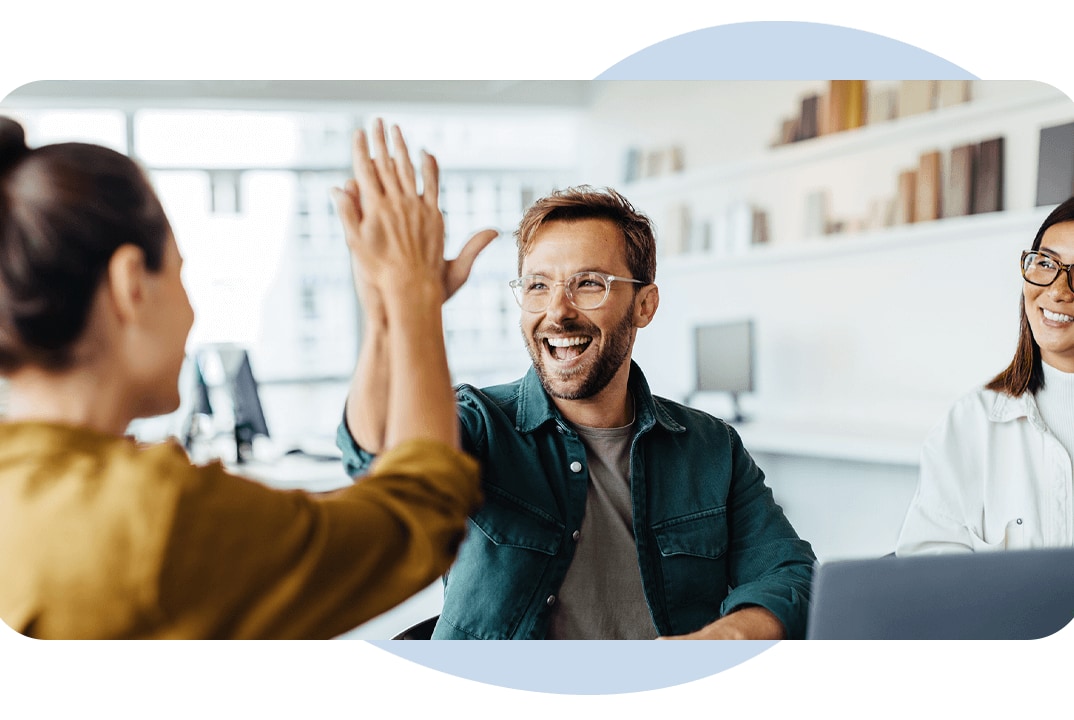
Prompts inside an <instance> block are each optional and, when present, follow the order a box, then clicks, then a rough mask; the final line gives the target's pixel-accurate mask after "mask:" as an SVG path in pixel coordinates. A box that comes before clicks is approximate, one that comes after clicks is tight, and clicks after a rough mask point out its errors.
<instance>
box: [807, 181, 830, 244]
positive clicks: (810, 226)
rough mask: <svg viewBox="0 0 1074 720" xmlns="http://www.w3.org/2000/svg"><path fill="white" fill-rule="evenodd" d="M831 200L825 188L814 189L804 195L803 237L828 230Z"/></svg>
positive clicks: (814, 235) (815, 235) (818, 234)
mask: <svg viewBox="0 0 1074 720" xmlns="http://www.w3.org/2000/svg"><path fill="white" fill-rule="evenodd" d="M830 204H831V201H830V200H829V192H828V190H827V189H823V190H815V191H813V192H811V193H809V195H807V196H806V202H805V205H806V207H805V227H803V228H802V235H803V236H804V237H817V236H820V235H824V234H826V233H827V232H828V216H829V214H830V210H829V207H830Z"/></svg>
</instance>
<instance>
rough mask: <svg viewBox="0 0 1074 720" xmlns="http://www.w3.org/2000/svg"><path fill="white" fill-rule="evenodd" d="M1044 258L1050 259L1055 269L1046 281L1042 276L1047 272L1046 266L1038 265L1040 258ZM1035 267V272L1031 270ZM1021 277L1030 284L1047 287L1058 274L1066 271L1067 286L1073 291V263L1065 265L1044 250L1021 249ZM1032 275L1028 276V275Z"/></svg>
mask: <svg viewBox="0 0 1074 720" xmlns="http://www.w3.org/2000/svg"><path fill="white" fill-rule="evenodd" d="M1041 258H1044V259H1047V260H1048V261H1050V262H1051V263H1052V264H1053V266H1054V269H1055V272H1054V274H1052V277H1051V279H1050V280H1048V281H1047V282H1044V281H1043V279H1044V277H1046V276H1047V274H1048V270H1049V269H1048V268H1042V267H1040V265H1039V262H1040V259H1041ZM1034 268H1036V270H1037V272H1033V270H1034ZM1021 269H1022V279H1024V280H1025V281H1026V282H1027V283H1029V284H1030V285H1036V286H1037V287H1048V286H1049V285H1051V284H1052V283H1054V282H1055V281H1056V279H1057V278H1058V277H1059V274H1060V273H1061V272H1063V271H1066V274H1067V287H1069V288H1070V291H1071V292H1074V272H1072V270H1074V263H1071V264H1069V265H1067V264H1066V263H1063V262H1062V261H1060V260H1059V258H1057V257H1056V256H1055V255H1052V254H1051V253H1050V252H1046V251H1044V250H1023V251H1022V266H1021ZM1031 275H1032V276H1033V277H1030V276H1031Z"/></svg>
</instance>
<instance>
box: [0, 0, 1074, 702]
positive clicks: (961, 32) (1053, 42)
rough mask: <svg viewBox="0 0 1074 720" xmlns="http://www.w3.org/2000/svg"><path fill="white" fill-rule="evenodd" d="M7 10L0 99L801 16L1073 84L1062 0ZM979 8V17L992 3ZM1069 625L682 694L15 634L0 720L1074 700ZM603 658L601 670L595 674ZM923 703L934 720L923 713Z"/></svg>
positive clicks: (286, 653) (884, 649) (557, 59)
mask: <svg viewBox="0 0 1074 720" xmlns="http://www.w3.org/2000/svg"><path fill="white" fill-rule="evenodd" d="M367 5H368V4H366V3H357V2H355V3H349V4H343V3H327V2H318V1H310V0H307V1H306V2H304V3H301V4H296V5H294V6H291V7H290V8H288V9H287V10H286V11H283V10H277V9H275V8H276V7H277V6H275V5H272V4H267V3H257V4H254V3H237V2H230V3H224V2H220V1H219V0H216V1H215V2H204V1H203V0H190V1H188V2H185V3H181V4H170V5H169V4H148V3H144V4H142V3H140V4H134V3H123V2H95V3H84V4H82V3H80V4H77V5H76V4H74V3H70V4H68V3H45V2H39V3H33V4H31V3H28V2H20V3H17V4H15V3H8V4H6V6H5V8H4V9H3V10H2V11H0V94H4V93H6V92H8V91H10V90H11V89H13V88H15V87H17V86H19V85H21V84H23V83H26V82H30V81H34V80H43V79H91V78H92V79H106V78H107V79H178V78H183V79H190V78H195V77H197V78H201V77H206V78H208V77H211V78H227V79H312V78H317V79H361V78H378V79H393V78H436V79H440V78H475V79H496V78H504V79H532V78H555V79H558V78H592V77H595V76H596V75H598V74H599V73H601V72H603V71H604V70H606V69H607V68H608V67H610V66H612V65H614V64H615V63H616V62H618V61H619V60H621V59H623V58H625V57H627V56H629V55H631V54H633V53H635V52H637V51H639V50H641V49H643V48H645V47H647V46H649V45H652V44H654V43H657V42H660V41H662V40H666V39H668V38H671V37H674V36H676V35H679V34H682V33H686V32H690V31H693V30H698V29H701V28H705V27H710V26H713V25H721V24H727V23H733V22H745V21H755V20H798V21H809V22H822V23H830V24H835V25H842V26H846V27H852V28H857V29H860V30H865V31H869V32H874V33H877V34H880V35H884V36H887V37H890V38H894V39H896V40H900V41H902V42H905V43H908V44H910V45H914V46H917V47H919V48H922V49H924V50H927V51H929V52H932V53H934V54H936V55H939V56H940V57H943V58H944V59H946V60H948V61H950V62H952V63H954V64H956V65H958V66H960V67H962V68H964V69H966V70H967V71H969V72H971V73H973V74H974V75H976V76H978V77H982V78H987V79H1033V80H1039V81H1043V82H1046V83H1049V84H1051V85H1054V86H1055V87H1057V88H1059V89H1061V90H1064V91H1065V92H1066V93H1067V94H1068V95H1072V94H1074V92H1072V91H1074V72H1072V70H1071V68H1072V65H1071V62H1070V52H1069V47H1070V39H1069V22H1063V20H1069V17H1065V15H1068V14H1069V11H1066V12H1065V13H1064V11H1062V10H1053V8H1060V7H1062V5H1060V4H1057V3H1054V2H1039V1H1037V0H1024V1H1023V2H1020V3H1018V4H1016V5H1011V6H1007V7H1005V8H1004V9H1003V10H1002V11H1001V10H999V9H997V10H995V11H984V10H980V9H979V10H977V11H973V10H968V9H967V7H966V6H965V5H963V4H955V3H951V4H941V3H936V2H935V1H934V0H930V1H923V0H906V1H904V2H902V3H900V4H899V6H898V9H897V11H896V10H895V8H894V7H893V6H891V5H876V4H872V5H867V4H865V3H859V2H840V1H835V0H828V1H815V2H812V3H809V4H808V5H806V4H803V3H791V2H755V3H752V4H751V5H750V6H749V8H748V9H747V8H746V7H745V4H743V6H742V7H741V8H735V9H724V8H714V7H708V8H706V7H704V6H703V5H701V4H699V3H696V2H695V1H694V0H689V1H688V2H687V1H680V0H664V2H661V3H658V4H653V5H652V6H651V8H650V9H648V10H640V9H631V8H629V7H628V6H627V5H625V4H623V3H620V2H589V3H585V4H584V5H583V4H581V3H579V2H577V0H573V1H572V2H569V3H568V2H560V1H555V2H544V3H540V4H530V5H519V6H517V7H516V9H513V10H512V9H507V8H508V7H509V6H508V5H507V4H505V3H499V2H496V3H494V2H455V3H431V2H430V3H425V2H419V3H414V2H411V3H407V4H406V5H405V7H406V12H405V13H400V12H399V10H398V9H397V8H401V7H403V6H400V5H398V4H389V3H378V4H377V7H372V8H370V7H368V6H367ZM978 13H979V14H978ZM1072 639H1074V630H1072V629H1071V628H1067V629H1066V630H1064V631H1062V632H1060V633H1059V634H1058V636H1055V637H1053V638H1049V639H1046V640H1041V641H1034V642H1023V643H1017V642H1002V643H984V642H976V643H927V644H926V643H903V642H899V643H895V642H888V643H862V642H857V643H836V642H827V643H781V644H780V645H778V646H776V647H775V648H773V649H772V650H770V651H768V652H765V653H763V654H761V655H760V656H758V657H757V658H754V659H753V660H750V661H749V662H747V663H745V664H743V665H741V666H739V667H737V668H733V669H731V670H729V671H725V672H723V673H720V674H718V675H715V676H713V677H710V678H706V679H703V680H700V681H697V682H693V683H690V684H687V685H683V686H679V687H675V688H669V689H666V690H661V691H653V692H647V693H642V694H635V695H619V696H594V697H576V696H554V695H546V694H540V693H528V692H520V691H512V690H506V689H503V688H497V687H490V686H487V685H482V684H478V683H474V682H470V681H466V680H461V679H458V678H454V677H451V676H447V675H443V674H441V673H437V672H434V671H430V670H426V669H424V668H421V667H418V666H415V665H413V664H411V663H409V662H407V661H405V660H401V659H398V658H395V657H394V656H391V655H388V654H385V653H383V652H381V651H379V650H378V649H376V648H374V647H372V646H369V645H366V644H365V643H349V642H348V643H343V642H340V643H42V642H35V641H29V640H25V639H23V638H21V637H20V636H18V635H16V634H14V633H12V632H11V631H8V630H7V629H6V628H0V716H2V717H58V716H69V715H72V714H74V713H78V714H79V715H82V714H86V715H90V716H94V715H105V714H107V715H108V716H110V717H189V716H203V717H218V716H239V717H312V716H317V717H357V716H364V717H381V716H389V715H391V716H394V715H412V714H413V715H417V714H419V713H428V714H432V713H443V714H446V715H448V716H455V715H462V714H464V713H465V714H481V715H491V714H496V715H501V714H510V716H512V717H519V718H524V717H540V718H546V717H549V716H550V715H551V714H560V715H562V714H568V715H569V716H574V715H581V714H586V715H592V713H594V712H600V713H602V714H603V713H617V714H625V715H627V716H639V717H640V716H652V715H655V714H656V713H669V712H680V713H698V712H700V713H702V714H705V715H713V716H715V715H732V714H733V715H743V714H750V715H754V716H761V717H766V716H769V715H776V714H790V713H795V714H797V713H801V714H803V715H807V716H811V715H813V714H815V713H816V714H820V713H823V714H825V715H828V716H831V717H859V716H866V717H870V716H896V715H900V714H903V713H907V714H908V713H911V712H913V713H915V714H924V715H925V716H928V717H938V716H939V717H942V716H945V715H951V716H955V715H956V714H957V715H958V716H966V715H976V714H979V713H982V711H983V714H985V715H986V716H988V717H996V716H1004V715H1006V716H1011V715H1015V714H1017V716H1019V717H1027V716H1031V715H1032V714H1045V713H1052V712H1054V710H1053V707H1054V706H1055V705H1056V704H1057V701H1058V700H1059V699H1061V698H1063V697H1064V696H1066V695H1068V694H1069V693H1068V692H1066V691H1065V690H1064V688H1066V687H1067V686H1068V679H1069V669H1070V667H1071V664H1070V662H1069V660H1068V659H1067V658H1068V657H1069V652H1070V650H1071V648H1072V645H1074V643H1072V642H1071V641H1072ZM599 671H600V669H599V668H594V672H599ZM922 711H924V712H922Z"/></svg>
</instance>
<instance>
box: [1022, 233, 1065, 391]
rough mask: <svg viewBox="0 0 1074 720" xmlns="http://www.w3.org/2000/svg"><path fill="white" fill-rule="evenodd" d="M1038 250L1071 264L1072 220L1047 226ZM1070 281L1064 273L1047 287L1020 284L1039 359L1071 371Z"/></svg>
mask: <svg viewBox="0 0 1074 720" xmlns="http://www.w3.org/2000/svg"><path fill="white" fill-rule="evenodd" d="M1040 249H1041V250H1043V251H1045V252H1048V253H1051V254H1052V255H1054V256H1056V257H1058V258H1059V259H1060V261H1062V262H1063V263H1064V264H1067V263H1074V221H1071V222H1061V223H1057V224H1055V225H1052V226H1051V227H1050V228H1048V229H1047V230H1046V231H1045V232H1044V236H1043V237H1042V238H1041V243H1040ZM1069 282H1070V278H1069V277H1068V276H1067V274H1066V273H1065V272H1064V273H1060V275H1059V277H1057V278H1056V279H1055V282H1053V283H1052V284H1051V285H1049V286H1048V287H1040V286H1037V285H1033V284H1031V283H1028V282H1027V283H1023V286H1022V296H1023V298H1024V299H1025V312H1026V317H1027V319H1028V320H1029V327H1030V329H1031V330H1032V331H1033V339H1034V340H1036V342H1037V345H1038V346H1039V347H1040V356H1041V360H1043V361H1044V362H1046V363H1048V364H1049V365H1051V366H1052V367H1054V368H1056V369H1057V370H1062V371H1063V372H1068V373H1074V292H1072V291H1071V289H1070V284H1069Z"/></svg>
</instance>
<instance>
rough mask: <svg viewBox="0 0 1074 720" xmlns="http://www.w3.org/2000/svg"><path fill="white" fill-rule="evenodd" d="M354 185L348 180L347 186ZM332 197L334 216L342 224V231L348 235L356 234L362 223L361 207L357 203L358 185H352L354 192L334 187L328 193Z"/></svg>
mask: <svg viewBox="0 0 1074 720" xmlns="http://www.w3.org/2000/svg"><path fill="white" fill-rule="evenodd" d="M352 183H354V181H353V180H348V181H347V184H348V185H350V184H352ZM329 192H330V193H331V195H332V200H333V202H335V204H336V214H337V215H339V219H340V220H341V221H342V223H343V229H344V230H345V231H346V232H347V234H348V235H351V234H353V233H355V232H357V228H358V226H359V225H360V224H361V222H362V212H361V209H360V208H361V206H360V205H359V203H358V196H357V192H358V185H357V183H354V192H353V193H352V192H350V191H349V189H348V190H342V189H340V188H337V187H334V188H332V189H331V190H330V191H329Z"/></svg>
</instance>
